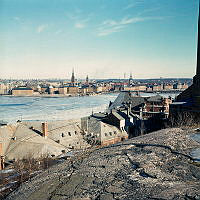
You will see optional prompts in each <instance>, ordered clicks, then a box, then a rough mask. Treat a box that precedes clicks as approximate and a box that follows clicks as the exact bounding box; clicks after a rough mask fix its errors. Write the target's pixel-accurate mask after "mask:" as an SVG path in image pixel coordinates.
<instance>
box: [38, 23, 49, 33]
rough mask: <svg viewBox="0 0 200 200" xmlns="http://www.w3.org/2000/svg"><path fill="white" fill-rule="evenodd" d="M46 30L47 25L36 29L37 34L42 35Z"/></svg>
mask: <svg viewBox="0 0 200 200" xmlns="http://www.w3.org/2000/svg"><path fill="white" fill-rule="evenodd" d="M47 28H48V25H47V24H43V25H40V26H38V27H37V33H42V32H43V31H44V30H45V29H47Z"/></svg>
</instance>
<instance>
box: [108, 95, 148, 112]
mask: <svg viewBox="0 0 200 200" xmlns="http://www.w3.org/2000/svg"><path fill="white" fill-rule="evenodd" d="M145 100H146V97H140V96H134V97H133V96H132V95H131V93H130V92H121V93H120V94H119V95H118V97H117V98H116V99H115V101H114V102H113V103H112V104H111V105H110V107H109V109H110V110H111V109H115V108H118V107H124V104H129V103H131V107H132V108H134V107H136V106H139V105H141V104H143V103H145Z"/></svg>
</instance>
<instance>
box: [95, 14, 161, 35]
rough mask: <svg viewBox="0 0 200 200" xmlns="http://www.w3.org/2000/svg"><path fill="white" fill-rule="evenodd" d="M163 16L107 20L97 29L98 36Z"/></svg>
mask: <svg viewBox="0 0 200 200" xmlns="http://www.w3.org/2000/svg"><path fill="white" fill-rule="evenodd" d="M161 19H163V18H162V17H124V18H122V19H121V20H119V21H115V20H105V21H104V22H103V23H102V24H101V25H99V27H98V29H97V35H98V36H106V35H110V34H112V33H116V32H120V31H122V30H123V29H125V28H126V27H127V26H128V25H129V24H134V23H138V22H143V21H147V20H161Z"/></svg>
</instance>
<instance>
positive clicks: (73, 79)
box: [71, 68, 75, 85]
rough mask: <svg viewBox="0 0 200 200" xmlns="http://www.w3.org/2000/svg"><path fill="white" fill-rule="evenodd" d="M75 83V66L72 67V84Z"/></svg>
mask: <svg viewBox="0 0 200 200" xmlns="http://www.w3.org/2000/svg"><path fill="white" fill-rule="evenodd" d="M74 83H75V76H74V68H73V69H72V77H71V84H72V85H74Z"/></svg>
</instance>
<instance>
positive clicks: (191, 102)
mask: <svg viewBox="0 0 200 200" xmlns="http://www.w3.org/2000/svg"><path fill="white" fill-rule="evenodd" d="M199 6H200V4H199ZM199 11H200V7H199ZM197 43H198V45H197V65H196V75H195V76H194V77H193V84H192V85H191V86H190V87H189V88H187V89H186V90H184V91H183V92H182V93H180V94H179V95H178V96H177V98H176V102H174V103H172V104H170V107H169V108H170V110H169V114H170V117H172V119H175V120H174V121H176V122H178V123H179V122H180V119H181V118H182V122H181V123H183V119H185V121H184V123H185V124H187V123H189V121H190V120H189V116H190V118H191V119H192V122H193V123H194V122H195V123H196V122H197V123H199V122H200V17H199V18H198V41H197ZM177 102H178V103H177ZM179 116H181V117H180V119H179V118H178V117H179Z"/></svg>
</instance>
